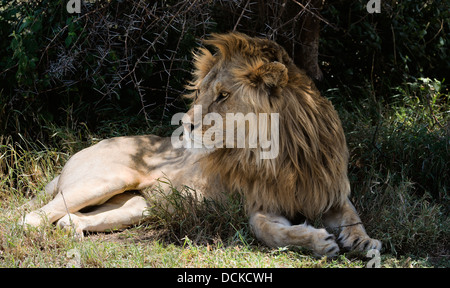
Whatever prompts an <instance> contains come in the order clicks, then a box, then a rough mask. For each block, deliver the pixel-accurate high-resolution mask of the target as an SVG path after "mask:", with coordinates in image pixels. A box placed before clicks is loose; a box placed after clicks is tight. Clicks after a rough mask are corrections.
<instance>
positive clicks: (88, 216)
mask: <svg viewBox="0 0 450 288" xmlns="http://www.w3.org/2000/svg"><path fill="white" fill-rule="evenodd" d="M148 207H149V206H148V204H147V201H146V200H145V198H144V197H142V196H141V195H140V194H138V193H137V192H132V191H128V192H124V193H122V194H119V195H116V196H114V197H112V198H111V199H109V200H108V201H107V202H105V203H103V204H101V205H98V206H93V207H91V209H90V211H89V212H75V213H69V214H66V215H65V216H64V217H62V218H61V219H60V220H58V222H57V223H56V225H57V226H58V227H60V228H64V229H69V230H73V231H74V232H75V234H76V235H77V236H79V237H83V231H90V232H105V231H109V230H115V229H122V228H126V227H128V226H131V225H133V224H137V223H139V221H141V220H142V219H143V218H144V213H145V211H146V210H147V209H148Z"/></svg>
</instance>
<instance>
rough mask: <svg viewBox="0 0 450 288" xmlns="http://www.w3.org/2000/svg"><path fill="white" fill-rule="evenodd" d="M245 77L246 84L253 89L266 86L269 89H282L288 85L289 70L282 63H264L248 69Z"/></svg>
mask: <svg viewBox="0 0 450 288" xmlns="http://www.w3.org/2000/svg"><path fill="white" fill-rule="evenodd" d="M248 69H249V70H250V71H248V70H247V71H246V73H245V74H244V75H242V74H241V75H240V76H241V77H242V76H244V77H245V78H246V80H247V81H246V82H248V83H249V84H250V85H251V86H253V87H261V86H265V87H268V88H282V87H284V86H286V84H287V83H288V80H289V78H288V69H287V67H286V66H285V65H284V64H282V63H280V62H276V61H275V62H270V63H264V64H262V65H258V66H256V67H255V66H253V65H252V67H248Z"/></svg>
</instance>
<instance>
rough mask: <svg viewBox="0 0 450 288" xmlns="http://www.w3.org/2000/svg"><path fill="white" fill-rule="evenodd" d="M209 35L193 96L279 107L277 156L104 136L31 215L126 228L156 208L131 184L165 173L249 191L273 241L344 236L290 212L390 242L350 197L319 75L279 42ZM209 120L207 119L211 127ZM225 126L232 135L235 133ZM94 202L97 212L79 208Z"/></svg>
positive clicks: (348, 233) (141, 185) (212, 188)
mask: <svg viewBox="0 0 450 288" xmlns="http://www.w3.org/2000/svg"><path fill="white" fill-rule="evenodd" d="M205 43H206V44H207V45H211V46H213V47H214V48H215V54H212V53H211V52H210V51H209V50H207V49H205V48H202V49H200V50H199V51H198V52H197V54H196V55H195V57H194V67H195V71H194V72H193V76H194V79H193V81H192V82H190V85H189V86H188V88H189V89H191V90H193V92H192V93H190V94H188V95H186V97H188V98H193V99H195V101H194V105H201V110H202V112H203V115H206V114H207V113H210V112H214V113H217V114H219V115H222V116H223V117H225V116H226V114H227V113H229V112H233V113H238V112H239V113H242V114H244V115H245V114H247V113H250V112H252V113H255V114H257V115H260V113H268V115H270V113H279V115H280V116H279V118H280V123H279V154H278V156H277V157H275V158H274V159H262V157H261V155H262V154H261V153H262V152H263V150H262V149H261V148H249V147H247V146H246V147H245V148H201V149H184V148H181V149H174V148H173V147H172V146H171V143H170V139H168V138H160V137H157V136H152V135H149V136H135V137H119V138H113V139H109V140H104V141H102V142H100V143H99V144H97V145H94V146H92V147H90V148H87V149H85V150H82V151H80V152H79V153H77V154H75V155H74V156H73V157H72V158H71V159H70V160H69V161H68V163H67V164H66V166H65V167H64V169H63V171H62V173H61V175H60V176H58V178H56V179H55V180H54V181H52V182H51V183H50V184H49V185H48V187H47V193H49V194H52V195H56V196H55V198H54V199H53V200H52V201H50V203H48V204H47V205H45V206H44V207H42V208H41V209H38V210H36V211H33V212H31V213H29V214H28V215H27V216H26V217H25V221H24V222H25V223H26V224H30V225H33V226H37V225H40V224H41V223H42V219H43V218H44V219H45V218H47V219H48V220H49V221H50V222H54V221H57V220H58V219H60V220H59V221H58V225H59V226H61V227H71V226H74V227H73V228H74V229H75V230H76V231H77V232H78V234H79V235H82V231H104V230H107V229H113V228H122V227H125V226H128V225H131V224H133V223H136V222H138V221H139V219H141V218H142V215H143V212H144V211H145V209H148V205H147V204H146V201H144V198H143V197H142V196H141V195H139V194H135V193H130V192H126V191H129V190H137V191H143V190H144V189H145V190H146V191H148V190H149V189H148V188H149V187H152V186H154V185H155V184H157V180H158V178H161V177H167V178H169V179H171V180H172V182H173V184H174V186H175V187H183V185H187V186H189V187H191V188H193V189H195V190H196V191H197V192H198V193H201V194H202V195H203V196H205V197H212V198H215V199H221V198H223V197H222V196H223V194H222V193H223V192H225V191H228V192H229V193H233V192H241V193H243V194H244V198H245V201H246V209H247V213H248V215H249V218H250V219H249V221H250V225H251V227H252V230H253V232H254V233H255V235H256V237H257V238H258V239H260V240H261V241H263V242H265V243H266V244H267V245H269V246H275V247H277V246H287V245H300V246H304V247H307V248H310V249H312V250H313V251H314V252H315V253H317V254H320V255H323V254H327V255H335V254H336V253H337V252H338V251H339V248H338V245H337V243H336V241H335V239H334V236H333V235H331V234H329V233H328V232H327V231H326V230H325V229H316V228H313V227H312V226H309V225H307V224H306V223H305V224H301V225H291V223H290V221H289V220H288V219H292V218H294V217H295V216H296V215H297V214H303V215H305V216H306V217H308V218H310V219H314V218H316V217H318V216H321V215H323V216H324V223H325V224H326V225H328V226H333V227H337V228H339V226H346V227H345V228H344V229H342V231H341V233H340V235H339V239H338V240H340V244H341V245H342V246H343V247H345V248H350V249H357V250H367V249H380V248H381V243H380V242H379V241H378V240H374V239H371V238H369V237H368V236H367V234H366V232H365V230H364V228H363V226H362V224H358V223H359V222H360V219H359V217H358V215H357V213H356V210H355V209H354V207H353V205H352V204H351V203H350V201H349V200H348V196H349V193H350V185H349V181H348V178H347V164H348V150H347V146H346V143H345V136H344V133H343V130H342V125H341V123H340V120H339V118H338V115H337V113H336V111H335V110H334V108H333V106H332V105H331V103H330V102H329V101H328V100H326V99H325V98H323V97H321V96H320V94H319V92H318V91H317V89H316V87H315V86H314V83H313V82H312V81H311V79H310V78H308V77H307V76H306V74H305V72H304V71H302V70H300V69H298V68H297V67H296V66H295V65H294V63H293V62H292V60H291V59H290V58H289V57H288V55H287V53H286V52H285V51H284V49H283V48H282V47H280V46H279V45H278V44H276V43H274V42H272V41H269V40H265V39H259V38H250V37H248V36H246V35H244V34H239V33H230V34H223V35H213V37H212V38H211V39H209V40H207V41H206V42H205ZM220 95H226V97H225V96H224V99H221V98H218V97H219V96H220ZM197 107H200V106H197ZM187 114H188V115H189V118H190V122H188V123H185V126H186V127H190V126H191V124H193V125H194V126H195V127H198V126H199V123H195V122H194V121H195V117H194V116H193V115H194V109H190V110H189V111H188V113H187ZM197 120H198V119H197ZM269 120H270V121H274V119H272V118H271V119H269ZM208 127H211V125H209V126H208V125H205V124H203V126H201V131H202V133H205V132H206V131H207V128H208ZM226 128H227V127H225V125H224V127H223V130H224V139H225V138H226V137H225V136H226V135H228V134H233V133H236V130H227V129H226ZM247 128H248V127H247ZM248 130H249V129H248ZM248 130H247V132H246V133H247V137H248V136H249V135H248V133H250V131H248ZM271 133H273V132H271ZM271 135H274V134H271ZM185 137H186V136H185ZM219 140H222V139H216V137H214V138H212V140H211V141H213V142H216V141H219ZM227 141H228V140H227ZM204 144H205V145H207V144H211V145H212V144H215V143H204ZM205 147H208V146H205ZM258 147H259V146H258ZM163 188H164V187H163ZM165 189H166V190H167V193H169V192H170V189H169V187H165ZM121 195H124V196H121ZM92 205H94V206H95V207H96V208H95V209H94V210H93V211H91V212H89V213H82V212H80V209H82V208H84V207H86V206H92ZM42 216H44V217H42ZM347 225H351V226H348V227H347Z"/></svg>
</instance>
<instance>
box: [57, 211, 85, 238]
mask: <svg viewBox="0 0 450 288" xmlns="http://www.w3.org/2000/svg"><path fill="white" fill-rule="evenodd" d="M56 226H57V227H59V228H61V229H64V230H67V231H70V232H73V233H74V236H75V237H76V238H78V239H82V238H83V237H84V235H83V227H82V225H81V220H80V218H79V217H78V216H77V215H75V214H72V213H70V214H66V216H64V217H62V218H61V219H59V220H58V222H57V223H56Z"/></svg>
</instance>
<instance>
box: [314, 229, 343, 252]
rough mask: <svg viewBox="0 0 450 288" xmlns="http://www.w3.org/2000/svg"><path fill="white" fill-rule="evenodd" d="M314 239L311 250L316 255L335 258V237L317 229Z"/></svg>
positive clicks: (336, 249)
mask: <svg viewBox="0 0 450 288" xmlns="http://www.w3.org/2000/svg"><path fill="white" fill-rule="evenodd" d="M314 238H315V239H314V242H313V250H314V252H315V253H316V254H318V255H320V256H323V255H326V256H336V255H337V254H338V253H339V246H338V244H337V243H336V237H334V235H333V234H330V233H328V232H327V231H326V230H325V229H319V230H318V233H317V235H315V237H314Z"/></svg>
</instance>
